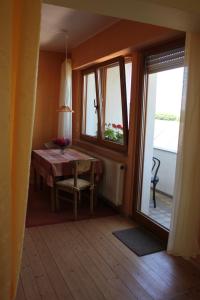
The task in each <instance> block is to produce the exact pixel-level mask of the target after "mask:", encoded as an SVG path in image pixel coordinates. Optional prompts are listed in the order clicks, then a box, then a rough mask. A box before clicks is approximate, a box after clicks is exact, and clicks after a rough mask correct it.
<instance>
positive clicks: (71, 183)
mask: <svg viewBox="0 0 200 300" xmlns="http://www.w3.org/2000/svg"><path fill="white" fill-rule="evenodd" d="M94 167H95V159H89V160H75V161H73V174H74V177H72V178H69V179H65V180H61V181H57V182H56V210H59V209H60V202H59V200H60V199H63V200H66V197H63V196H61V195H60V191H65V192H68V193H71V194H73V200H72V201H73V203H74V219H75V220H77V207H78V200H79V202H80V201H81V192H82V191H83V190H90V212H91V214H93V211H94V188H95V183H94ZM87 172H90V180H85V179H81V178H79V175H81V174H83V173H87Z"/></svg>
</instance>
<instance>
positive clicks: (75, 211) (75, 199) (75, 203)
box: [74, 191, 78, 221]
mask: <svg viewBox="0 0 200 300" xmlns="http://www.w3.org/2000/svg"><path fill="white" fill-rule="evenodd" d="M77 196H78V195H77V192H76V191H74V220H75V221H76V220H77V206H78V205H77V204H78V197H77Z"/></svg>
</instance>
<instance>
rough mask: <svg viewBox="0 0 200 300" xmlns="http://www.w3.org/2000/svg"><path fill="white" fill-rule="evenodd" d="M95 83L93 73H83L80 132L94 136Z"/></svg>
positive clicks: (95, 120)
mask: <svg viewBox="0 0 200 300" xmlns="http://www.w3.org/2000/svg"><path fill="white" fill-rule="evenodd" d="M96 103H97V98H96V85H95V74H94V73H90V74H87V75H84V81H83V112H84V115H83V124H82V129H83V130H82V133H83V134H86V135H89V136H93V137H96V136H97V128H98V126H97V123H98V118H97V110H96V107H95V106H96Z"/></svg>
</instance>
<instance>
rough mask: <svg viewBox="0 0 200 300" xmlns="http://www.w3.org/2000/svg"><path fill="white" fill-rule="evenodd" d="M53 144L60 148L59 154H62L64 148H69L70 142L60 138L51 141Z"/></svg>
mask: <svg viewBox="0 0 200 300" xmlns="http://www.w3.org/2000/svg"><path fill="white" fill-rule="evenodd" d="M53 143H54V144H55V145H57V146H59V147H60V150H61V153H62V154H63V153H64V150H65V148H67V146H69V144H70V140H69V139H67V138H64V137H61V138H57V139H55V140H53Z"/></svg>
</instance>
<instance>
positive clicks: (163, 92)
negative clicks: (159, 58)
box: [156, 68, 184, 116]
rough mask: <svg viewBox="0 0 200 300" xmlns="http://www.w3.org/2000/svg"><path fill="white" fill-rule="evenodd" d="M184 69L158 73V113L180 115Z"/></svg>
mask: <svg viewBox="0 0 200 300" xmlns="http://www.w3.org/2000/svg"><path fill="white" fill-rule="evenodd" d="M183 71H184V68H176V69H172V70H168V71H163V72H159V73H157V85H156V86H157V90H156V113H171V114H175V115H177V116H179V115H180V109H181V99H182V87H183Z"/></svg>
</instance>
